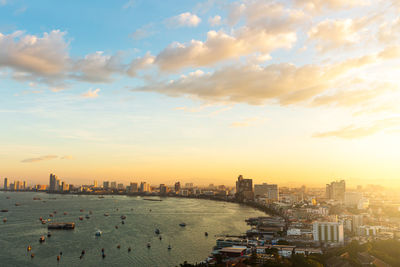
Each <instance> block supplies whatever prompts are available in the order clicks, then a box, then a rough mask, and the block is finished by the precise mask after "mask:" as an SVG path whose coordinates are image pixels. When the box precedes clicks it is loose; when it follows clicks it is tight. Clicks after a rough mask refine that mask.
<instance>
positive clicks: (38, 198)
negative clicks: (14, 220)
mask: <svg viewBox="0 0 400 267" xmlns="http://www.w3.org/2000/svg"><path fill="white" fill-rule="evenodd" d="M33 200H42V199H41V198H40V197H34V198H33Z"/></svg>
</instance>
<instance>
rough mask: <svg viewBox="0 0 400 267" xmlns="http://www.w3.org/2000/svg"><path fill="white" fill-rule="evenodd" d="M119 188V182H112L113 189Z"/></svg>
mask: <svg viewBox="0 0 400 267" xmlns="http://www.w3.org/2000/svg"><path fill="white" fill-rule="evenodd" d="M116 188H117V182H115V181H114V182H111V189H116Z"/></svg>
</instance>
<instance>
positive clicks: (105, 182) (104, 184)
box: [103, 181, 110, 190]
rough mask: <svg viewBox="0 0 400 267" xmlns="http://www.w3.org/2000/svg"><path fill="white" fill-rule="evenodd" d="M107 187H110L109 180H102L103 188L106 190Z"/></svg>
mask: <svg viewBox="0 0 400 267" xmlns="http://www.w3.org/2000/svg"><path fill="white" fill-rule="evenodd" d="M109 187H110V182H109V181H104V182H103V188H104V189H105V190H107V189H108V188H109Z"/></svg>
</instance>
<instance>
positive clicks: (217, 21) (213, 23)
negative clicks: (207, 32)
mask: <svg viewBox="0 0 400 267" xmlns="http://www.w3.org/2000/svg"><path fill="white" fill-rule="evenodd" d="M208 23H209V24H210V25H211V26H213V27H214V26H219V25H221V16H218V15H216V16H214V17H212V18H209V19H208Z"/></svg>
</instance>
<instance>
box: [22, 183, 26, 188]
mask: <svg viewBox="0 0 400 267" xmlns="http://www.w3.org/2000/svg"><path fill="white" fill-rule="evenodd" d="M22 189H23V190H25V189H26V181H23V183H22Z"/></svg>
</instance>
